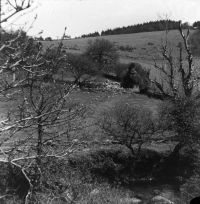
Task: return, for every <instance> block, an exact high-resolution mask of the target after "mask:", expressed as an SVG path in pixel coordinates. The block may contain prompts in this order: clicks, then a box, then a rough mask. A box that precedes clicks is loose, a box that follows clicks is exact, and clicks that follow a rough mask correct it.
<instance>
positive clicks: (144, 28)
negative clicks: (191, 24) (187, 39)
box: [101, 20, 188, 36]
mask: <svg viewBox="0 0 200 204" xmlns="http://www.w3.org/2000/svg"><path fill="white" fill-rule="evenodd" d="M178 27H179V21H172V20H160V21H150V22H147V23H141V24H137V25H132V26H127V27H121V28H120V27H119V28H114V29H108V30H105V31H102V32H101V36H104V35H118V34H130V33H140V32H152V31H162V30H166V29H167V30H174V29H178ZM185 28H188V24H187V23H185V24H184V25H183V29H185Z"/></svg>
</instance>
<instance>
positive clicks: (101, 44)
mask: <svg viewBox="0 0 200 204" xmlns="http://www.w3.org/2000/svg"><path fill="white" fill-rule="evenodd" d="M85 55H86V56H87V57H88V58H89V59H91V60H92V61H93V62H94V63H95V64H96V65H97V67H98V69H99V70H101V71H106V72H109V71H110V70H112V69H113V66H114V65H115V64H116V63H117V61H118V59H119V55H118V53H117V49H116V47H115V45H114V43H112V42H110V41H108V40H105V39H98V38H97V39H96V40H94V41H88V46H87V48H86V51H85Z"/></svg>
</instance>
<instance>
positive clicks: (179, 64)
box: [153, 21, 194, 98]
mask: <svg viewBox="0 0 200 204" xmlns="http://www.w3.org/2000/svg"><path fill="white" fill-rule="evenodd" d="M179 33H180V36H181V38H182V42H179V44H178V45H177V47H178V52H179V56H176V54H175V52H174V50H173V49H172V47H170V45H169V42H168V39H167V34H168V31H166V39H165V42H164V43H163V44H162V46H161V50H160V53H161V56H162V57H163V62H164V63H163V64H162V65H159V64H158V63H157V62H156V60H154V62H155V63H154V65H155V68H156V69H157V70H158V71H160V72H161V74H162V76H163V79H162V82H158V81H155V80H154V81H153V83H155V84H156V86H157V88H158V89H159V90H160V92H161V93H162V94H163V95H164V96H167V97H169V98H176V97H190V96H191V95H192V93H193V91H194V90H193V88H194V83H193V77H194V76H193V74H192V72H193V68H194V67H193V66H194V63H193V57H192V52H191V49H190V46H189V43H188V39H189V35H190V30H189V28H188V30H187V33H186V34H185V33H184V31H183V29H182V24H181V21H180V23H179Z"/></svg>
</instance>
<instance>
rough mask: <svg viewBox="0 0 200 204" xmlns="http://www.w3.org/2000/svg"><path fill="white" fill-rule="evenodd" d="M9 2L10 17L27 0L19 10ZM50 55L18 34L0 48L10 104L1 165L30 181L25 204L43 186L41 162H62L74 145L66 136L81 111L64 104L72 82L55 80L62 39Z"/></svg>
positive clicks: (0, 74)
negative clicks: (17, 169) (56, 159)
mask: <svg viewBox="0 0 200 204" xmlns="http://www.w3.org/2000/svg"><path fill="white" fill-rule="evenodd" d="M8 3H9V4H10V6H12V7H13V9H14V8H15V12H14V13H13V15H15V14H16V13H18V12H19V11H18V10H20V9H21V10H24V9H26V8H28V7H29V6H30V5H29V4H30V1H29V2H28V5H26V2H25V1H22V2H21V4H19V6H20V7H15V6H16V5H14V6H13V4H12V3H11V2H10V1H9V2H8ZM25 5H26V6H25ZM23 6H24V7H23ZM22 8H24V9H22ZM13 15H10V16H8V17H7V18H6V19H7V20H8V19H9V18H11V17H12V16H13ZM2 22H5V20H4V21H2ZM63 36H65V33H64V35H63ZM54 51H55V52H53V55H49V53H50V51H49V50H47V51H46V52H45V51H44V50H43V47H42V44H41V43H40V42H35V41H34V39H32V38H29V37H27V36H26V33H24V32H23V31H17V32H16V33H14V34H13V35H11V36H10V37H9V38H8V39H7V40H5V41H4V42H3V43H2V45H1V47H0V52H1V53H0V61H1V63H0V78H1V83H0V94H1V99H3V100H4V101H5V100H6V101H7V103H8V104H9V105H10V108H9V111H8V112H7V114H5V115H4V120H2V121H1V127H0V133H1V141H0V148H1V152H2V157H3V158H2V159H1V161H2V162H5V163H8V164H10V165H14V167H17V168H19V169H20V170H21V172H22V174H23V175H24V177H25V178H26V181H27V182H28V183H29V187H30V188H29V190H28V192H29V193H28V194H26V195H25V197H26V198H24V202H26V203H28V202H29V201H30V199H29V196H31V195H32V196H34V193H35V192H36V190H37V188H38V187H39V186H41V185H42V184H43V182H44V179H43V174H44V170H47V168H46V169H44V168H42V165H43V160H44V159H45V158H64V157H66V156H67V155H69V154H70V153H71V152H72V151H73V150H74V145H75V143H76V142H74V141H73V139H70V137H69V136H70V135H71V134H73V133H74V131H75V129H78V128H79V129H80V128H81V125H80V124H81V118H82V116H83V115H84V112H85V108H84V107H83V106H82V105H79V104H77V103H74V102H73V101H70V100H69V97H68V95H69V93H70V92H71V91H72V89H73V88H74V86H75V83H73V84H70V85H69V84H65V83H60V82H59V81H56V80H54V75H55V74H56V73H57V71H58V69H60V68H62V66H63V65H66V64H67V63H66V55H65V54H64V53H63V52H62V40H61V42H60V43H59V45H58V47H57V48H56V50H54ZM66 66H67V65H66ZM52 79H53V80H52ZM26 190H27V189H26ZM31 199H33V197H32V198H31Z"/></svg>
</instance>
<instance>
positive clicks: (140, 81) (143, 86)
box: [121, 63, 150, 92]
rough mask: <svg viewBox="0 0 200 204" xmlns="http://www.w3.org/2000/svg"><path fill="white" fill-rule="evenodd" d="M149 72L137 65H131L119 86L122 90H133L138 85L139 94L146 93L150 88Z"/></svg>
mask: <svg viewBox="0 0 200 204" xmlns="http://www.w3.org/2000/svg"><path fill="white" fill-rule="evenodd" d="M149 74H150V71H149V70H145V69H144V68H142V66H141V65H140V64H139V63H131V64H130V65H129V67H128V71H127V72H126V74H125V75H124V77H123V78H122V82H121V86H122V87H123V88H133V87H134V85H139V88H140V92H146V91H147V90H148V89H149V86H150V79H149Z"/></svg>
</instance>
